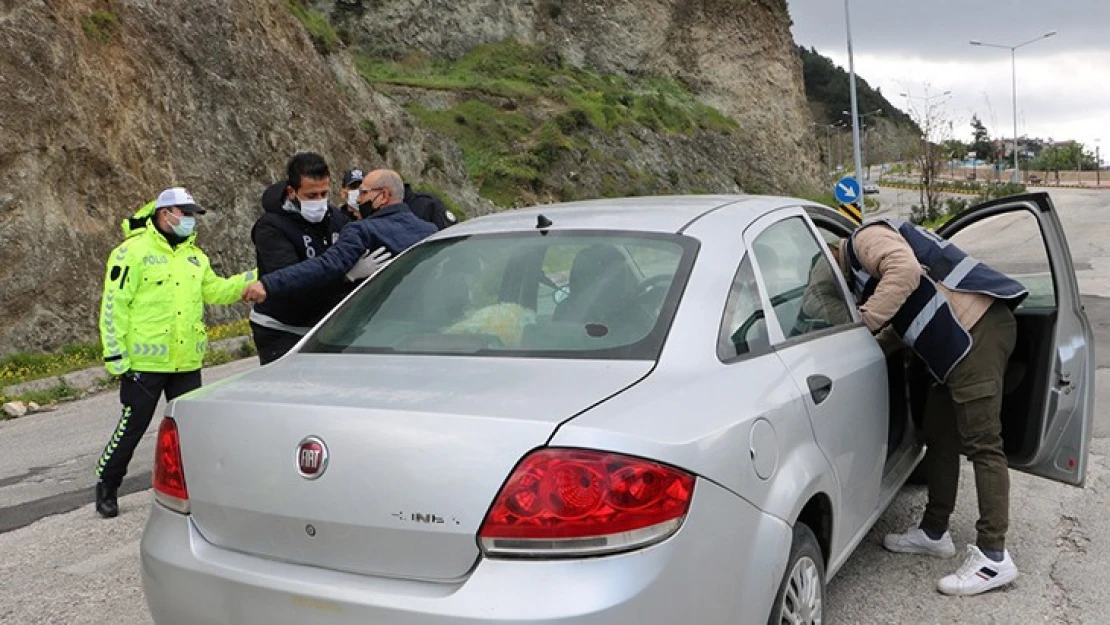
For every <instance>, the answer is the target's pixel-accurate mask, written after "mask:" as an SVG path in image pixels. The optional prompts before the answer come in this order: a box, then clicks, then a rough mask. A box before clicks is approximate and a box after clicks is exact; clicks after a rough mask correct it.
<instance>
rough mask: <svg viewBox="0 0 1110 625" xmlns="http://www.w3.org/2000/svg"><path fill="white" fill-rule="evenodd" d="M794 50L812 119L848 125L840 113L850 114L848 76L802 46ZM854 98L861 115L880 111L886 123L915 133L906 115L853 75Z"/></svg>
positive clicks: (914, 125) (911, 121) (827, 60)
mask: <svg viewBox="0 0 1110 625" xmlns="http://www.w3.org/2000/svg"><path fill="white" fill-rule="evenodd" d="M797 50H798V56H799V57H801V59H802V75H803V77H804V79H805V89H806V98H807V99H808V100H809V102H810V104H811V108H813V109H814V114H815V116H817V115H823V116H824V122H825V123H835V122H837V121H838V120H844V121H849V118H848V116H846V115H843V114H842V113H841V111H850V110H851V106H852V101H851V91H850V87H849V74H848V72H846V71H845V70H844V69H842V68H841V67H840V66H838V65H837V64H836V63H833V61H832V59H830V58H828V57H826V56H822V55H821V54H820V53H818V52H817V50H815V49H813V48H810V49H808V50H807V49H806V48H805V47H803V46H797ZM856 96H857V98H858V100H859V102H858V106H859V112H860V113H869V112H871V111H874V110H877V109H881V110H882V112H883V114H882V115H881V117H883V118H885V119H886V120H887V121H888V122H892V123H893V124H894V125H896V126H903V127H908V128H913V129H914V130H917V125H916V124H915V123H914V122H913V120H912V119H910V116H909V115H906V114H905V113H904V112H902V110H901V109H898V108H897V107H895V106H894V105H893V104H891V103H890V102H889V101H888V100H887V99H886V97H885V96H883V93H882V91H880V90H879V89H872V88H871V85H869V84H867V81H866V80H864V79H863V78H861V77H860V76H859V74H856ZM819 121H821V120H819ZM918 132H920V131H918Z"/></svg>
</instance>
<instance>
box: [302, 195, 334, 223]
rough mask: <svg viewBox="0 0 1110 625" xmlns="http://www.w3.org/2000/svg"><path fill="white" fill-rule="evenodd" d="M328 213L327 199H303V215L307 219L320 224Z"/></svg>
mask: <svg viewBox="0 0 1110 625" xmlns="http://www.w3.org/2000/svg"><path fill="white" fill-rule="evenodd" d="M327 214H328V201H327V200H301V217H304V219H305V221H307V222H309V223H314V224H318V223H320V222H321V221H323V220H324V215H327Z"/></svg>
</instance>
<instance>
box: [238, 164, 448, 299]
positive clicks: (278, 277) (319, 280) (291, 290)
mask: <svg viewBox="0 0 1110 625" xmlns="http://www.w3.org/2000/svg"><path fill="white" fill-rule="evenodd" d="M404 195H405V186H404V182H403V181H402V180H401V176H399V175H398V174H397V172H395V171H390V170H385V169H379V170H376V171H372V172H370V173H369V174H367V176H366V178H365V179H364V180H363V181H362V184H361V186H360V187H359V202H360V203H359V212H360V213H361V214H362V219H361V220H359V221H356V222H354V223H352V224H350V226H348V227H347V228H344V229H343V231H342V232H340V233H339V240H338V241H337V242H336V243H335V245H333V246H332V247H331V249H329V250H328V251H327V252H325V253H324V254H321V255H320V256H317V257H315V258H310V259H308V260H306V261H304V262H301V263H298V264H296V265H294V266H292V267H286V268H285V269H282V270H281V271H276V272H273V273H270V274H267V275H265V276H263V277H262V279H261V280H260V281H258V282H255V283H254V284H252V285H250V287H248V288H247V290H246V292H245V293H244V294H243V299H245V300H247V301H252V302H265V301H266V300H267V298H268V297H290V296H301V295H302V294H303V293H305V292H306V291H308V290H310V289H312V288H313V287H314V285H318V284H326V283H330V282H331V281H334V280H341V279H343V277H344V275H348V276H349V277H351V278H352V279H353V278H362V277H367V276H369V275H371V274H372V273H373V272H374V271H375V270H376V269H377V267H379V266H380V263H381V261H384V260H385V258H388V257H389V256H393V255H397V254H400V253H401V252H403V251H405V250H406V249H408V248H409V247H410V246H412V245H414V244H416V243H418V242H419V241H421V240H423V239H424V238H426V237H428V236H430V235H431V234H433V233H435V232H436V227H435V226H434V225H432V224H431V223H429V222H426V221H424V220H422V219H420V218H419V217H417V216H416V215H414V214H413V213H412V211H410V210H409V208H408V206H406V205H405V203H404V202H403V201H402V198H404ZM379 250H383V252H379ZM360 269H365V271H361V270H360ZM349 272H356V273H349Z"/></svg>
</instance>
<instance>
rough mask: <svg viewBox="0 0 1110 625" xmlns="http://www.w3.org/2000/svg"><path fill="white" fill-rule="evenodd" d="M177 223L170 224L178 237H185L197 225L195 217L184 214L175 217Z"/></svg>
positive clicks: (191, 232)
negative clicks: (174, 224)
mask: <svg viewBox="0 0 1110 625" xmlns="http://www.w3.org/2000/svg"><path fill="white" fill-rule="evenodd" d="M177 219H178V221H177V225H176V226H170V227H171V228H173V233H174V234H176V235H177V236H179V237H187V236H189V235H191V234H193V231H194V230H196V227H197V218H196V217H193V216H191V215H184V216H181V217H178V218H177Z"/></svg>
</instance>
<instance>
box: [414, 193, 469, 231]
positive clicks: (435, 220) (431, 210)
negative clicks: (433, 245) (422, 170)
mask: <svg viewBox="0 0 1110 625" xmlns="http://www.w3.org/2000/svg"><path fill="white" fill-rule="evenodd" d="M404 201H405V204H407V205H408V207H409V210H410V211H412V214H413V215H416V216H417V217H419V218H421V219H423V220H424V221H426V222H428V223H430V224H432V225H433V226H435V227H436V228H437V229H439V230H443V229H444V228H447V227H450V226H453V225H455V223H456V222H458V218H457V217H455V214H454V213H452V212H451V209H449V208H447V205H446V204H444V202H443V200H441V199H439V198H438V197H436V196H435V195H433V194H431V193H424V192H417V191H413V189H412V185H410V184H408V183H405V200H404Z"/></svg>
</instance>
